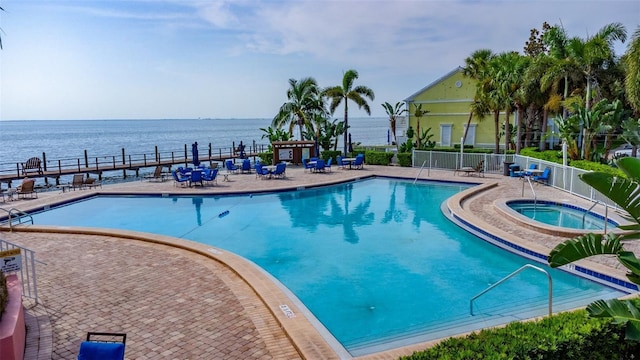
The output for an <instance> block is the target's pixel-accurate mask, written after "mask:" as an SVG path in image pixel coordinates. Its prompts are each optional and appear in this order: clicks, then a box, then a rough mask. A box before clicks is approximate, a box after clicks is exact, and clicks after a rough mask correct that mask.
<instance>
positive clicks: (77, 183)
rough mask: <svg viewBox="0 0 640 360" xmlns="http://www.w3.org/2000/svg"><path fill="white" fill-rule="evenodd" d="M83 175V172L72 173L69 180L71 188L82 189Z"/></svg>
mask: <svg viewBox="0 0 640 360" xmlns="http://www.w3.org/2000/svg"><path fill="white" fill-rule="evenodd" d="M84 186H85V184H84V175H83V174H75V175H73V180H71V188H72V189H73V190H75V189H80V190H82V189H84Z"/></svg>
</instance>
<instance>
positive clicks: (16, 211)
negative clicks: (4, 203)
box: [0, 208, 33, 230]
mask: <svg viewBox="0 0 640 360" xmlns="http://www.w3.org/2000/svg"><path fill="white" fill-rule="evenodd" d="M0 210H2V211H4V212H6V213H7V214H8V215H7V216H8V217H7V222H8V223H9V230H13V216H12V215H13V214H18V215H17V216H16V219H18V224H22V219H23V218H26V217H28V218H29V220H30V221H31V225H33V216H31V215H30V214H28V213H26V212H24V211H22V210H19V209H16V208H11V209H9V210H7V209H5V208H0Z"/></svg>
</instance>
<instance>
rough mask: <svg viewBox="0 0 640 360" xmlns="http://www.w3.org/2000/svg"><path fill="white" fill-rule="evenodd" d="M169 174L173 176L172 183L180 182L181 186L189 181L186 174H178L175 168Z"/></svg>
mask: <svg viewBox="0 0 640 360" xmlns="http://www.w3.org/2000/svg"><path fill="white" fill-rule="evenodd" d="M171 175H172V176H173V181H174V183H173V185H175V186H177V185H178V184H182V186H184V184H186V183H187V182H188V181H189V177H188V176H182V175H180V176H178V173H177V171H176V170H174V171H172V172H171Z"/></svg>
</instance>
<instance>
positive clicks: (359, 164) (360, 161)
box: [353, 155, 364, 169]
mask: <svg viewBox="0 0 640 360" xmlns="http://www.w3.org/2000/svg"><path fill="white" fill-rule="evenodd" d="M353 167H354V168H355V169H363V168H364V155H358V156H356V160H355V161H354V162H353Z"/></svg>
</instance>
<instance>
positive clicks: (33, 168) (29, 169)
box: [22, 157, 42, 175]
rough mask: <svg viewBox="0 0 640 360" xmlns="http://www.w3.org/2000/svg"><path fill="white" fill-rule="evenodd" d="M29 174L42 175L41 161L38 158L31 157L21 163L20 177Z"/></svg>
mask: <svg viewBox="0 0 640 360" xmlns="http://www.w3.org/2000/svg"><path fill="white" fill-rule="evenodd" d="M30 173H37V174H38V175H42V161H41V160H40V158H37V157H32V158H30V159H29V160H27V161H26V162H23V163H22V175H29V174H30Z"/></svg>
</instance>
